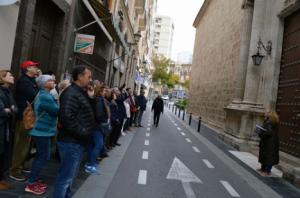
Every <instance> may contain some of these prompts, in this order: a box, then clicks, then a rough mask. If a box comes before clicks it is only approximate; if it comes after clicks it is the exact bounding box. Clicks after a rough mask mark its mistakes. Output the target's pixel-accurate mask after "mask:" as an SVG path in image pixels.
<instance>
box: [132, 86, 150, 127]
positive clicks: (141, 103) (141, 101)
mask: <svg viewBox="0 0 300 198" xmlns="http://www.w3.org/2000/svg"><path fill="white" fill-rule="evenodd" d="M144 94H145V92H144V91H143V90H142V91H141V94H140V95H139V96H137V98H136V105H137V109H138V113H137V119H136V123H135V125H136V126H137V127H143V126H142V124H141V123H142V118H143V114H144V111H145V110H146V107H147V99H146V97H145V96H144Z"/></svg>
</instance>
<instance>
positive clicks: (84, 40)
mask: <svg viewBox="0 0 300 198" xmlns="http://www.w3.org/2000/svg"><path fill="white" fill-rule="evenodd" d="M94 44H95V36H94V35H88V34H76V38H75V45H74V52H77V53H83V54H93V51H94Z"/></svg>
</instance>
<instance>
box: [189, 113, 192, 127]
mask: <svg viewBox="0 0 300 198" xmlns="http://www.w3.org/2000/svg"><path fill="white" fill-rule="evenodd" d="M191 123H192V113H190V118H189V125H190V126H191Z"/></svg>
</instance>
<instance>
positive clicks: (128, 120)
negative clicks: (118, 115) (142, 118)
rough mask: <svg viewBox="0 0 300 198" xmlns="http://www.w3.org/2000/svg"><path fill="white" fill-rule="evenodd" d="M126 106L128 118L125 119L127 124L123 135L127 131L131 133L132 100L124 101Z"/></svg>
mask: <svg viewBox="0 0 300 198" xmlns="http://www.w3.org/2000/svg"><path fill="white" fill-rule="evenodd" d="M124 106H125V110H126V118H125V124H124V127H123V131H122V132H123V133H125V132H126V131H131V129H130V128H129V124H130V98H129V97H128V98H127V99H126V100H125V101H124Z"/></svg>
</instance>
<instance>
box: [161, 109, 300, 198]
mask: <svg viewBox="0 0 300 198" xmlns="http://www.w3.org/2000/svg"><path fill="white" fill-rule="evenodd" d="M165 109H168V111H169V112H171V113H172V116H173V117H176V119H177V120H180V122H181V123H182V124H184V125H185V126H186V127H188V128H189V129H191V130H192V131H194V132H197V133H200V134H201V135H202V136H204V137H205V138H206V139H208V140H209V141H210V142H211V143H212V144H214V145H215V146H216V147H218V148H219V149H220V150H222V151H223V152H224V154H226V155H227V156H229V157H230V158H231V159H233V160H234V161H236V162H237V163H238V164H240V165H241V166H242V167H243V168H245V169H246V170H247V171H248V172H250V173H251V174H252V175H254V176H255V177H256V178H258V179H259V180H261V181H262V182H263V183H265V184H266V185H268V186H269V187H270V188H272V189H273V190H274V191H276V192H277V193H278V194H280V195H281V196H282V197H288V198H299V197H300V189H299V188H296V187H295V186H293V185H291V184H290V183H288V182H287V181H285V180H284V179H282V178H281V177H282V172H281V171H279V170H274V173H276V174H273V176H272V177H262V176H260V175H259V174H258V172H257V171H256V167H257V166H258V160H257V157H256V156H255V155H253V154H251V153H247V152H239V151H237V150H236V149H235V148H233V147H232V146H230V145H228V144H226V143H225V142H223V141H222V140H221V139H220V138H219V137H218V133H217V132H216V131H214V130H213V129H212V128H210V127H208V126H206V125H205V124H203V123H201V127H200V132H198V131H197V130H198V123H199V120H198V118H197V117H195V116H192V118H191V125H189V117H190V114H187V113H186V112H185V117H184V120H183V119H182V118H183V111H182V110H181V112H180V117H178V115H179V112H178V110H177V112H176V115H175V108H174V111H173V112H172V105H171V107H170V109H169V108H168V106H165Z"/></svg>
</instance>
